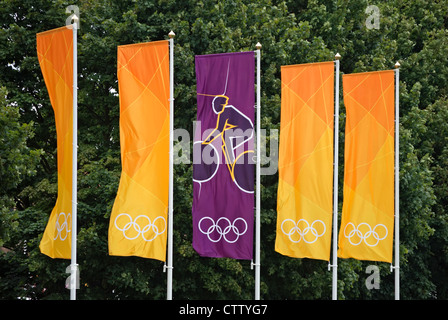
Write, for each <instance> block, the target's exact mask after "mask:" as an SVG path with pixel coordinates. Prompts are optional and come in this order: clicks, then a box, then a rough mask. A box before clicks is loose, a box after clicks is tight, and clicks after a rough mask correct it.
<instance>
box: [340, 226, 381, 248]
mask: <svg viewBox="0 0 448 320" xmlns="http://www.w3.org/2000/svg"><path fill="white" fill-rule="evenodd" d="M349 226H350V228H352V230H351V231H350V232H349V233H348V234H347V228H348V227H349ZM362 226H366V228H364V227H362ZM381 228H382V229H383V230H380V229H381ZM361 229H362V230H361ZM377 229H378V230H377ZM349 230H350V229H349ZM378 231H382V232H378ZM387 233H388V231H387V228H386V226H385V225H384V224H377V225H376V226H375V227H374V228H373V229H372V227H371V226H370V225H369V224H368V223H365V222H362V223H360V224H358V226H355V225H354V224H353V223H351V222H349V223H347V224H346V225H345V228H344V236H345V237H346V238H347V239H348V241H349V242H350V244H352V245H354V246H357V245H359V244H361V242H362V241H364V243H365V244H366V245H368V246H369V247H375V246H376V245H378V243H379V242H380V241H381V240H384V239H386V237H387ZM380 234H381V235H382V236H380ZM352 238H354V239H355V240H354V241H352ZM356 238H358V239H357V240H358V241H356Z"/></svg>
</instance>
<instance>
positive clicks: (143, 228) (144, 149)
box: [109, 41, 170, 261]
mask: <svg viewBox="0 0 448 320" xmlns="http://www.w3.org/2000/svg"><path fill="white" fill-rule="evenodd" d="M117 67H118V71H117V76H118V87H119V97H120V143H121V163H122V173H121V178H120V185H119V188H118V193H117V196H116V199H115V203H114V206H113V208H112V213H111V217H110V224H109V254H110V255H118V256H132V255H133V256H140V257H145V258H152V259H157V260H162V261H165V257H166V239H167V211H168V183H169V181H168V179H169V121H170V119H169V88H170V84H169V42H168V41H155V42H148V43H141V44H133V45H125V46H119V47H118V66H117Z"/></svg>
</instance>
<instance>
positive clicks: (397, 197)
mask: <svg viewBox="0 0 448 320" xmlns="http://www.w3.org/2000/svg"><path fill="white" fill-rule="evenodd" d="M399 84H400V63H398V61H397V63H395V266H394V267H393V268H394V269H395V300H400V181H399V176H400V163H399V159H400V134H399V133H400V130H399V129H400V107H399Z"/></svg>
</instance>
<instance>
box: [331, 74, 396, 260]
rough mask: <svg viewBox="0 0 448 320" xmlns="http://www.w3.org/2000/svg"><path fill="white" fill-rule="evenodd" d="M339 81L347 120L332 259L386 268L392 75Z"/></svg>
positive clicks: (390, 198) (391, 216)
mask: <svg viewBox="0 0 448 320" xmlns="http://www.w3.org/2000/svg"><path fill="white" fill-rule="evenodd" d="M342 80H343V88H344V104H345V108H346V110H347V119H346V127H345V168H344V172H345V173H344V203H343V208H342V220H341V227H340V231H339V250H338V257H341V258H355V259H358V260H374V261H386V262H392V244H393V235H394V232H393V229H394V71H393V70H389V71H380V72H366V73H357V74H349V75H343V78H342Z"/></svg>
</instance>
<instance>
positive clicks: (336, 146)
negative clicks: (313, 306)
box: [331, 53, 341, 300]
mask: <svg viewBox="0 0 448 320" xmlns="http://www.w3.org/2000/svg"><path fill="white" fill-rule="evenodd" d="M334 58H335V66H336V77H335V83H336V85H335V89H334V159H333V161H334V166H333V179H334V180H333V263H332V265H331V267H333V282H332V299H333V300H337V299H338V288H337V285H338V255H337V250H338V236H337V234H338V168H339V158H338V154H339V59H341V55H340V54H339V53H336V55H335V56H334Z"/></svg>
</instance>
